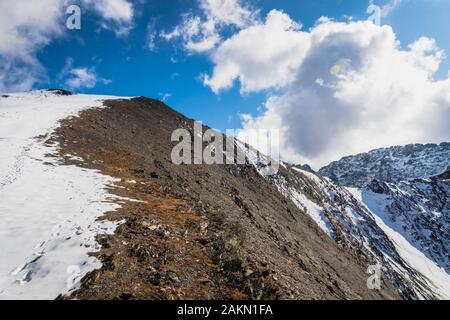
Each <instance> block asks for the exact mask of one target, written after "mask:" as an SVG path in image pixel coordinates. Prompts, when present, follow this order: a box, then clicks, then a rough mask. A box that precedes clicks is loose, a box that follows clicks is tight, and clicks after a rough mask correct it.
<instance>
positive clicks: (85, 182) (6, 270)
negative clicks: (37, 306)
mask: <svg viewBox="0 0 450 320" xmlns="http://www.w3.org/2000/svg"><path fill="white" fill-rule="evenodd" d="M112 98H116V97H107V96H91V95H72V96H58V95H55V94H53V93H50V92H44V91H34V92H30V93H18V94H10V95H9V96H8V97H1V98H0V150H1V151H0V299H54V298H56V297H57V296H58V295H59V294H62V293H67V292H68V291H69V290H71V289H73V288H76V287H77V285H78V281H79V280H80V279H81V277H82V276H83V275H84V274H86V273H87V272H89V271H91V270H93V269H95V268H98V267H100V262H99V261H98V260H97V259H95V258H93V257H89V256H88V252H92V251H95V250H98V249H99V247H98V246H99V245H98V244H97V243H96V242H95V236H96V235H97V234H102V233H112V232H113V231H114V229H115V228H116V226H117V225H118V223H120V222H115V223H113V222H109V221H105V222H98V221H96V219H97V218H98V217H100V216H101V215H102V214H103V213H105V212H107V211H111V210H115V209H117V208H118V205H117V204H114V203H113V202H112V200H114V198H115V197H114V196H112V195H110V194H108V192H107V190H106V187H107V186H108V185H112V184H113V183H114V182H115V181H114V179H112V178H110V177H107V176H104V175H102V174H100V173H99V172H96V171H94V170H86V169H83V168H80V167H77V166H65V165H61V159H58V158H57V157H56V158H55V157H52V156H49V154H56V153H57V148H58V146H46V145H44V144H43V139H38V138H37V137H38V136H43V135H46V134H48V135H51V134H52V132H53V130H54V129H55V128H56V127H57V126H58V121H59V120H62V119H64V118H66V117H69V116H74V115H76V114H77V113H78V112H80V111H82V110H84V109H88V108H92V107H102V106H103V101H104V100H106V99H112ZM79 160H80V159H79Z"/></svg>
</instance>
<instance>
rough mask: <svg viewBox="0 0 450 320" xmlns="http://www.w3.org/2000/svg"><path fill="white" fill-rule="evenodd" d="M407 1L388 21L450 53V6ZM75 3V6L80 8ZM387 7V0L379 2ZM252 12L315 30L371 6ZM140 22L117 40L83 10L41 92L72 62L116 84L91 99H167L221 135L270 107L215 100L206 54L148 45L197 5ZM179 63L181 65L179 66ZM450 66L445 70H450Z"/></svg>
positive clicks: (154, 13) (322, 4) (289, 1)
mask: <svg viewBox="0 0 450 320" xmlns="http://www.w3.org/2000/svg"><path fill="white" fill-rule="evenodd" d="M434 2H436V3H433V1H420V0H414V1H407V2H406V3H403V4H401V5H400V6H399V7H398V8H397V9H396V10H394V11H393V12H392V13H391V14H390V16H389V17H387V18H383V20H384V21H383V23H388V24H390V25H392V26H393V27H394V30H395V31H396V33H397V36H398V38H399V39H400V41H402V42H404V43H410V42H412V41H414V40H415V39H417V38H418V37H420V36H422V35H426V36H430V37H433V38H435V39H437V41H438V45H439V46H440V47H441V48H443V49H448V50H446V51H447V52H450V41H448V39H447V32H446V30H448V28H449V27H450V26H449V24H450V22H449V20H448V12H450V4H449V3H448V2H445V1H440V2H438V1H434ZM75 3H76V2H75ZM378 3H379V4H380V5H383V4H385V3H386V1H384V2H383V1H380V2H378ZM252 6H253V7H254V8H256V9H259V10H261V15H262V16H264V15H265V14H266V13H267V12H268V11H270V10H272V9H280V10H283V11H284V12H286V13H288V14H289V15H290V16H291V18H292V19H294V20H296V21H299V22H301V23H302V24H303V25H304V28H310V27H311V26H313V25H314V23H315V21H316V20H317V19H318V18H320V17H321V16H328V17H331V18H334V19H336V20H345V19H346V17H345V16H353V17H354V18H355V19H366V18H367V16H368V14H367V13H366V9H367V6H368V4H367V3H366V2H365V1H361V0H345V1H343V0H309V1H305V0H276V1H274V0H259V1H253V2H252ZM137 7H138V8H139V16H138V17H136V19H135V27H134V28H133V30H132V31H131V32H130V33H129V34H128V35H127V36H123V37H117V36H116V35H115V34H114V32H111V31H109V30H103V29H101V28H99V26H98V16H97V15H96V14H93V13H91V12H86V9H85V8H83V6H81V8H82V10H83V13H82V28H81V30H72V31H70V32H68V34H67V36H66V37H64V38H62V39H59V40H58V41H54V42H52V43H51V44H50V45H49V46H47V47H45V48H43V49H42V51H40V52H39V54H38V56H39V60H40V61H41V62H42V63H43V65H44V66H45V67H46V69H47V72H48V75H49V83H46V82H44V83H39V84H37V85H36V87H37V88H46V87H49V86H50V87H61V86H64V83H61V82H60V81H58V73H59V72H60V71H61V69H62V68H63V67H64V64H65V62H66V59H67V58H68V57H71V58H73V59H74V64H75V65H76V66H92V65H95V69H96V71H97V73H98V74H99V75H101V76H102V77H104V78H106V79H110V80H111V82H110V83H109V84H101V83H100V84H98V85H96V86H95V87H94V88H90V89H89V88H79V89H77V91H79V92H84V93H98V94H112V95H125V96H133V95H143V96H148V97H154V98H162V97H163V95H164V94H167V93H168V94H171V96H170V97H168V98H167V99H166V102H167V104H169V105H170V106H172V107H173V108H175V109H177V110H178V111H180V112H182V113H184V114H186V115H187V116H189V117H192V118H195V119H199V120H202V121H203V122H205V123H207V124H209V125H210V126H212V127H215V128H218V129H221V130H223V129H225V128H239V127H240V119H239V114H240V113H254V112H256V109H257V108H258V107H259V106H261V104H262V103H263V102H264V101H265V98H266V95H267V93H266V92H263V93H252V94H247V95H244V96H242V95H241V94H240V93H239V88H238V87H237V86H235V87H234V88H233V89H232V90H229V91H226V92H222V93H220V94H218V95H216V94H214V93H213V92H212V91H211V90H210V89H209V88H208V87H206V86H204V85H203V83H202V82H201V80H199V75H200V74H202V73H209V72H211V69H212V64H211V62H210V60H209V59H208V57H207V56H206V55H198V54H190V53H186V52H184V51H183V50H182V49H181V48H179V47H177V46H176V45H174V44H173V43H170V42H167V41H164V40H162V39H156V49H154V51H150V50H148V48H147V47H146V36H147V27H148V24H149V23H153V24H154V28H155V29H156V31H162V30H169V29H170V28H172V27H174V26H175V25H177V24H178V23H179V22H180V15H181V14H182V13H184V12H187V11H189V10H198V7H197V3H196V1H183V0H171V1H155V0H148V1H145V3H144V4H137ZM173 60H176V62H174V61H173ZM449 66H450V64H448V63H445V64H444V65H443V68H442V69H443V70H444V69H445V68H444V67H447V68H446V69H449Z"/></svg>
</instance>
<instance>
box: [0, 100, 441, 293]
mask: <svg viewBox="0 0 450 320" xmlns="http://www.w3.org/2000/svg"><path fill="white" fill-rule="evenodd" d="M66 93H67V94H66ZM55 96H58V97H55ZM31 98H33V99H35V100H36V101H37V102H36V101H34V102H33V103H32V104H31V109H30V110H29V111H32V113H29V112H25V113H24V115H29V116H32V117H36V118H37V119H38V118H39V111H40V110H52V108H57V107H58V106H59V108H61V109H58V110H59V111H60V112H59V113H58V117H55V115H54V113H53V112H51V113H49V119H48V120H49V121H48V122H49V123H48V127H49V128H51V130H50V129H49V130H47V131H46V132H43V134H41V135H39V132H38V131H39V130H40V129H39V130H38V129H36V130H35V131H36V133H35V132H34V131H33V132H32V134H33V135H34V136H35V137H37V138H33V137H32V136H30V137H29V138H27V139H26V141H25V142H26V144H25V147H26V148H25V149H26V150H28V149H29V148H31V149H33V148H34V144H37V146H38V147H39V150H40V149H42V152H41V153H42V154H41V155H39V158H36V159H35V158H34V157H35V155H34V154H30V155H29V156H27V157H25V158H26V159H28V158H29V159H30V160H26V161H31V162H30V166H28V167H27V168H28V169H27V170H28V171H29V172H33V170H34V171H36V170H39V171H42V172H52V171H54V170H63V169H71V170H72V171H70V174H69V173H68V176H67V177H66V176H65V179H63V180H61V179H56V178H54V177H53V176H50V178H49V179H46V180H39V181H41V182H42V183H45V184H48V186H47V187H46V186H45V184H44V185H41V186H40V188H38V189H36V188H33V189H29V190H28V189H24V188H22V185H18V184H17V183H18V182H16V181H19V182H20V181H21V180H20V179H18V180H14V181H11V182H9V184H8V186H7V187H4V190H2V189H1V188H0V196H1V195H5V193H4V192H5V190H10V191H11V190H13V189H10V185H11V186H17V187H21V188H22V189H20V190H22V193H23V194H22V195H21V197H20V198H23V199H27V202H28V203H38V204H39V209H36V210H35V213H36V214H40V213H41V212H50V213H51V212H54V213H57V215H56V216H54V217H53V218H52V219H54V218H55V217H61V218H64V214H60V213H61V212H64V210H62V211H61V209H58V210H57V209H54V208H53V206H52V205H53V203H54V202H55V199H54V197H52V196H51V194H52V193H53V192H54V191H52V192H50V193H48V192H47V193H48V195H46V196H45V197H42V196H41V195H42V194H43V192H44V193H45V191H46V190H47V189H48V190H50V191H51V190H66V191H67V192H69V193H70V192H72V193H73V196H70V194H68V195H66V194H62V195H61V196H59V198H58V201H59V202H61V203H66V202H67V203H70V204H71V203H73V198H74V196H78V197H86V193H87V190H88V189H87V186H79V185H78V184H77V182H76V179H77V177H78V176H79V175H82V174H86V173H92V174H94V173H95V177H97V178H96V179H97V181H103V180H104V181H108V184H107V185H105V186H104V188H105V190H103V189H102V190H101V192H99V191H100V190H97V191H96V192H97V194H95V193H94V195H95V197H94V198H90V199H91V201H90V202H88V203H84V202H83V203H81V202H80V203H78V202H76V203H75V204H74V205H73V204H71V205H70V208H71V210H72V211H74V213H77V210H79V213H78V215H76V214H75V217H77V216H79V217H81V216H82V217H83V219H86V221H85V224H86V228H92V225H93V221H94V220H95V218H96V217H98V216H99V215H100V213H101V211H99V210H97V211H95V212H94V213H95V214H92V216H91V212H92V207H93V206H95V205H97V204H96V203H97V202H98V201H102V202H108V203H110V204H111V206H110V209H109V210H110V211H109V212H106V213H105V212H104V211H103V214H104V215H103V216H102V217H101V218H100V220H101V221H97V222H96V223H95V224H96V225H97V224H100V225H102V224H105V223H106V222H108V223H109V224H113V225H114V228H115V227H116V226H117V228H116V229H115V232H114V234H111V232H112V230H114V228H112V229H111V230H110V232H97V233H95V234H96V235H97V236H96V240H97V242H95V241H93V240H92V239H90V238H89V237H87V234H86V233H85V231H86V230H84V229H83V228H81V229H80V228H72V222H71V223H69V224H68V226H69V229H70V230H69V231H72V229H73V232H74V233H73V234H72V233H70V232H69V233H66V232H64V228H63V227H64V224H63V223H62V224H61V227H62V228H63V229H62V230H63V232H61V230H60V229H61V228H60V229H58V230H56V231H57V232H55V233H54V234H55V237H56V239H57V240H58V241H59V242H58V245H57V246H55V245H53V243H54V242H53V240H51V241H49V242H48V243H49V245H46V244H44V246H43V247H42V248H41V249H39V250H40V251H37V252H38V253H39V254H40V255H38V256H33V257H34V259H32V260H30V261H31V262H30V264H27V265H26V266H25V268H24V269H21V270H23V272H25V271H27V270H28V271H30V272H31V275H33V276H32V277H30V279H29V281H26V282H21V283H19V282H18V283H12V285H14V286H15V287H20V286H23V285H24V283H26V286H27V288H29V289H30V288H31V289H33V286H34V285H35V277H34V275H35V274H38V275H39V274H42V275H44V274H45V272H44V271H45V270H48V268H49V265H48V264H47V265H46V264H42V262H45V261H46V258H45V257H46V256H52V255H51V254H48V253H51V252H53V251H51V250H52V248H55V247H61V248H65V253H66V254H68V253H70V252H72V251H71V250H74V249H73V248H83V249H85V250H89V251H91V254H90V257H89V261H90V262H91V263H92V262H95V265H97V269H96V270H94V271H92V272H89V273H88V274H87V275H85V276H83V275H84V274H85V273H82V274H75V277H74V278H73V279H72V278H71V280H73V281H74V282H75V283H78V281H79V279H80V278H81V277H82V276H83V277H82V280H81V282H79V283H78V285H77V286H76V287H75V290H73V289H72V287H71V290H70V291H69V292H68V293H67V292H64V291H60V293H61V295H60V296H59V298H62V299H73V298H76V299H400V298H406V299H419V298H425V299H439V298H449V294H450V289H449V287H448V284H450V280H449V279H450V278H449V275H448V273H447V272H446V270H447V271H448V176H440V177H437V178H433V179H429V180H417V181H412V182H403V184H404V185H402V186H400V187H398V186H396V185H394V184H387V183H381V182H373V183H372V184H371V185H369V186H368V187H367V188H365V189H349V188H345V187H342V186H340V185H338V184H336V183H334V182H332V181H331V180H330V179H328V178H325V177H319V176H317V175H316V174H314V173H313V172H309V171H305V170H302V169H301V168H303V169H305V168H306V167H291V166H289V165H286V164H283V163H281V164H280V165H281V166H280V170H279V171H278V172H275V171H274V172H271V171H270V170H269V169H268V168H270V167H269V166H268V164H270V163H272V162H273V160H272V159H268V158H267V157H265V156H264V155H261V154H258V152H257V151H256V150H254V149H253V148H250V147H248V146H246V145H244V144H242V143H241V142H239V141H237V140H234V141H233V144H234V146H235V147H236V151H235V152H236V155H242V156H244V157H245V159H246V162H245V164H236V163H235V164H229V165H206V164H199V165H175V164H173V162H172V161H171V152H172V148H173V146H174V145H175V144H176V143H174V142H172V141H171V134H172V132H173V131H174V130H175V129H179V128H185V129H186V130H188V131H189V132H191V135H192V136H194V134H195V133H194V132H193V129H192V128H193V124H194V122H193V120H191V119H187V118H186V117H184V116H183V115H181V114H179V113H177V112H175V111H174V110H172V109H170V108H169V107H167V106H166V105H165V104H163V103H162V102H160V101H157V100H152V99H147V98H133V99H120V98H114V97H109V98H107V97H85V96H82V97H79V96H78V95H73V96H71V95H70V94H68V92H59V91H56V92H52V93H43V92H36V93H33V95H32V96H27V94H24V95H20V96H19V97H18V98H17V99H16V98H14V97H13V99H12V98H11V97H4V98H2V99H6V100H2V104H3V105H4V106H7V108H6V109H7V110H9V109H8V108H10V107H11V106H10V104H11V101H16V100H17V101H16V102H17V104H18V106H19V105H20V106H21V109H15V108H16V107H14V108H12V107H11V108H10V109H11V110H10V111H11V113H10V115H12V116H15V115H17V114H21V113H20V112H18V110H22V111H24V110H25V111H26V110H27V109H26V108H25V107H24V105H23V104H24V101H27V99H31ZM80 98H82V99H81V100H80ZM8 99H10V100H8ZM11 99H12V100H11ZM21 99H22V100H21ZM106 99H109V100H106ZM105 100H106V101H105ZM80 101H82V102H81V103H83V107H80V106H78V104H80ZM50 102H51V104H49V103H50ZM88 103H91V104H92V106H91V107H89V106H88V105H85V104H88ZM49 106H51V108H49ZM66 106H67V107H70V108H69V109H70V111H71V112H67V110H66V109H64V108H66ZM77 106H78V107H77ZM8 112H9V111H8ZM8 114H9V113H7V114H6V116H7V115H8ZM65 114H66V116H64V115H65ZM0 115H2V114H0ZM50 115H51V116H52V117H50ZM59 115H60V116H59ZM53 117H55V119H53ZM6 119H7V117H6ZM50 120H52V121H50ZM8 121H9V120H8ZM35 122H36V121H35ZM53 122H54V123H53ZM50 125H51V126H50ZM14 126H15V125H13V124H11V127H14ZM46 127H47V125H46ZM203 129H204V130H205V129H207V128H206V127H204V128H203ZM5 132H6V133H7V132H9V131H8V130H6V131H5ZM6 133H5V134H6ZM30 134H31V133H30ZM27 137H28V136H27ZM2 138H4V139H6V141H7V142H8V143H9V144H11V145H12V144H14V143H15V141H16V140H14V139H9V138H8V137H0V141H1V140H2ZM36 139H37V140H36ZM35 140H36V141H37V142H36V141H35ZM33 141H34V142H33ZM205 145H206V144H205V143H204V146H205ZM19 147H20V148H18V154H19V155H21V154H22V153H23V152H22V153H21V150H22V149H23V148H22V146H19ZM46 148H50V149H46ZM25 149H24V150H25ZM26 150H25V151H26ZM45 150H49V153H50V154H47V153H46V151H45ZM22 151H23V150H22ZM26 152H28V151H26ZM26 152H25V153H26ZM237 158H239V157H237ZM13 160H14V159H12V160H11V161H12V162H11V163H12V164H14V163H15V162H14V161H13ZM34 161H38V164H39V165H37V164H35V163H34ZM16 162H17V161H16ZM8 163H9V162H8ZM31 165H32V166H31ZM12 168H15V166H14V165H12ZM6 169H7V170H6V171H5V172H6V173H8V172H9V166H8V167H7V168H6ZM306 169H307V168H306ZM1 172H2V171H0V173H1ZM9 176H10V175H9V174H7V175H5V177H9ZM23 176H25V177H26V176H27V175H23ZM100 177H102V178H101V179H102V180H100ZM10 180H11V179H9V180H8V181H10ZM1 181H3V180H1ZM5 181H6V180H5ZM25 182H26V181H25ZM50 187H51V188H50ZM91 187H92V189H95V188H100V187H97V186H96V184H91ZM35 190H40V191H39V192H35ZM94 191H95V190H94ZM106 191H107V193H108V197H106V198H105V199H107V200H105V199H104V198H101V197H99V195H101V196H103V194H105V193H106ZM11 192H12V191H11ZM47 193H45V194H47ZM58 194H59V193H58ZM407 195H410V197H407ZM65 197H67V199H65ZM1 199H3V198H2V197H0V200H1ZM95 199H97V200H95ZM368 199H369V200H371V201H369V200H368ZM6 204H7V203H6V201H5V202H4V203H3V202H2V201H0V206H3V207H5V205H6ZM64 206H66V207H67V206H68V205H63V206H62V208H64ZM404 208H408V210H403V209H404ZM13 209H14V208H13ZM47 209H49V210H47ZM15 210H16V211H18V210H19V207H17V208H16V209H15ZM414 210H416V211H414ZM409 211H413V212H417V214H415V215H412V216H410V215H409V214H408V212H409ZM11 213H12V214H9V215H7V216H5V217H4V218H5V219H7V220H6V221H8V223H9V225H13V224H14V223H15V220H14V219H15V217H16V216H15V215H14V210H12V211H11ZM58 213H59V214H58ZM3 215H5V212H3ZM392 217H394V218H395V219H393V218H392ZM37 218H39V217H37ZM90 218H92V219H90ZM22 220H23V219H21V221H22ZM45 221H47V220H45ZM45 221H44V222H45ZM392 221H394V222H395V223H391V222H392ZM88 222H89V223H88ZM50 227H51V224H49V225H48V228H50ZM39 228H40V230H41V232H44V233H45V232H46V230H45V228H46V225H45V224H44V225H42V224H40V225H39ZM50 229H51V228H50ZM42 230H43V231H42ZM9 234H11V235H14V234H17V232H16V233H9ZM89 236H91V235H89ZM86 237H87V238H86ZM83 238H84V239H83ZM87 239H89V241H88V242H86V241H87ZM438 240H439V241H440V242H439V241H438ZM33 241H36V240H35V239H33ZM78 242H79V243H78ZM8 243H11V248H4V249H6V250H9V251H14V250H15V249H14V246H13V243H14V238H11V239H9V242H8ZM86 243H88V244H89V246H88V247H84V245H85V244H86ZM71 248H72V249H71ZM36 250H37V249H36ZM72 253H74V252H72ZM76 256H77V258H78V259H79V260H80V261H83V260H84V261H87V260H88V259H87V258H88V257H85V256H83V255H82V254H79V253H77V255H76ZM33 257H31V258H33ZM31 258H30V259H31ZM54 258H55V257H54ZM80 258H82V259H80ZM99 262H101V264H100V263H99ZM53 264H57V265H58V266H59V267H61V268H63V269H64V268H65V267H66V266H65V264H64V262H63V261H59V262H58V263H55V262H54V263H53ZM374 265H380V266H381V268H382V272H381V274H380V276H381V278H380V280H381V287H380V289H379V290H372V289H369V288H368V286H367V279H368V276H369V275H368V274H367V270H368V267H370V266H374ZM99 266H100V267H99ZM30 267H33V268H31V269H30ZM27 268H28V269H27ZM446 268H447V269H446ZM28 271H27V272H28ZM20 272H22V271H20ZM27 274H29V273H27ZM64 275H65V276H68V275H67V274H66V273H64ZM60 278H61V277H56V278H55V288H57V287H58V286H60V285H61V283H59V282H58V281H60V280H61V279H60ZM25 280H27V279H25ZM62 280H63V281H62V285H64V284H65V283H64V282H65V279H64V278H62ZM45 281H46V278H45V277H43V278H42V281H41V282H40V283H39V285H41V286H42V285H45ZM37 288H40V287H37ZM35 289H36V288H35ZM22 291H23V290H22ZM34 291H35V292H37V293H36V294H39V290H37V289H36V290H34ZM2 292H3V291H2V288H0V294H1V293H2ZM41 292H42V290H41ZM38 298H39V297H38Z"/></svg>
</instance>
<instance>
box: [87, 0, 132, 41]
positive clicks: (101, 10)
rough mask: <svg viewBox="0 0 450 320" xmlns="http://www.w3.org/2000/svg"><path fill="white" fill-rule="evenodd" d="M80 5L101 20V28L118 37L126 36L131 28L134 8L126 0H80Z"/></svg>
mask: <svg viewBox="0 0 450 320" xmlns="http://www.w3.org/2000/svg"><path fill="white" fill-rule="evenodd" d="M82 3H83V4H84V5H85V7H86V8H87V9H92V10H94V11H96V12H97V14H98V15H100V16H101V17H102V18H103V21H102V23H101V26H102V27H103V28H105V29H109V30H113V31H114V32H115V33H116V34H117V35H119V36H122V35H126V34H128V32H129V31H130V30H131V29H132V27H133V17H134V8H133V4H132V3H131V2H130V1H128V0H82Z"/></svg>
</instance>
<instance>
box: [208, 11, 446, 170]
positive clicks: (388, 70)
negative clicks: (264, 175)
mask: <svg viewBox="0 0 450 320" xmlns="http://www.w3.org/2000/svg"><path fill="white" fill-rule="evenodd" d="M243 32H245V31H241V33H243ZM297 32H299V33H300V31H297ZM302 36H305V34H302ZM260 37H264V33H260ZM307 37H308V38H309V40H308V41H309V49H308V51H307V53H306V54H305V53H304V51H303V50H304V47H301V49H299V47H295V46H294V47H292V49H293V50H295V51H296V53H297V54H298V56H301V57H303V58H302V60H301V62H300V63H299V64H298V68H297V69H295V70H292V69H289V68H287V69H286V73H287V74H286V75H285V77H284V79H292V80H291V81H290V82H289V84H288V85H286V86H285V88H284V90H283V93H282V94H279V95H277V96H275V95H274V96H272V97H270V98H269V99H268V101H267V102H266V109H265V110H264V111H263V112H262V113H260V114H259V115H257V116H255V117H248V116H247V117H246V119H244V121H243V126H244V130H248V129H255V128H261V129H269V128H277V129H280V130H281V146H280V149H281V153H282V155H283V156H284V157H285V159H286V160H289V161H292V162H309V163H311V164H313V165H314V166H315V167H316V168H318V167H320V166H321V165H324V164H326V163H328V162H329V161H331V160H335V159H338V158H340V157H341V156H345V155H348V154H354V153H357V152H364V151H368V150H370V149H373V148H377V147H383V146H390V145H395V144H407V143H415V142H441V141H449V140H450V94H449V92H450V80H449V79H446V80H442V81H435V80H433V75H434V73H435V72H436V71H437V70H438V68H439V65H440V63H441V61H442V60H443V59H444V54H443V52H442V51H441V50H439V49H438V48H437V46H436V43H435V42H434V40H432V39H428V38H420V39H419V40H417V41H416V42H414V43H413V44H411V45H410V46H409V47H408V48H407V49H401V48H400V46H399V43H398V41H397V39H396V36H395V34H394V32H393V30H392V29H391V27H389V26H383V27H377V26H375V25H373V24H372V23H369V22H347V23H338V22H333V21H330V20H327V19H322V20H321V21H320V22H319V23H318V24H317V25H316V26H315V27H314V28H312V29H311V30H310V31H309V32H308V33H307ZM248 41H251V40H250V39H248ZM253 42H254V43H255V45H256V48H258V44H259V43H260V42H264V40H261V39H258V40H254V41H253ZM225 43H226V42H225ZM266 43H267V45H268V46H270V45H271V43H270V42H269V41H267V42H266ZM246 45H247V46H249V47H251V45H252V43H247V44H246ZM276 46H280V44H279V43H277V44H276ZM285 46H286V47H289V46H291V43H286V44H285ZM241 49H242V48H241V47H240V46H237V47H235V50H236V52H234V55H236V56H238V55H239V52H240V50H241ZM220 50H221V48H219V49H218V51H220ZM257 51H258V50H256V52H255V57H254V58H253V56H252V55H248V56H247V57H246V59H250V62H249V63H250V64H251V63H253V64H255V66H254V70H258V69H260V70H261V74H249V73H243V72H242V70H240V69H238V75H239V78H240V79H241V84H242V85H243V86H244V89H245V88H247V89H248V85H247V87H245V86H246V83H252V81H256V80H258V79H259V77H264V74H265V73H266V72H267V71H266V69H265V68H266V61H261V59H260V58H259V52H257ZM230 54H231V53H230ZM291 54H292V55H294V54H295V53H291ZM225 58H226V57H224V60H225V61H223V60H216V61H215V62H216V67H215V73H214V77H213V78H212V79H220V77H223V76H225V77H227V72H226V69H223V70H225V75H221V74H216V72H220V70H222V69H221V68H220V66H221V65H222V64H224V63H225V64H226V63H227V62H226V59H225ZM278 66H279V65H278V64H277V63H275V64H274V65H273V67H274V68H277V67H278ZM249 77H250V78H249ZM242 78H244V80H245V81H242ZM218 83H219V82H218ZM272 85H273V86H277V85H278V84H277V83H273V84H272ZM223 87H225V88H226V87H228V84H227V83H225V84H224V85H223ZM219 88H221V87H220V86H219ZM255 88H257V87H255Z"/></svg>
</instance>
